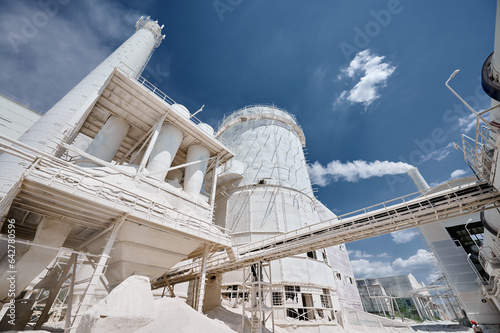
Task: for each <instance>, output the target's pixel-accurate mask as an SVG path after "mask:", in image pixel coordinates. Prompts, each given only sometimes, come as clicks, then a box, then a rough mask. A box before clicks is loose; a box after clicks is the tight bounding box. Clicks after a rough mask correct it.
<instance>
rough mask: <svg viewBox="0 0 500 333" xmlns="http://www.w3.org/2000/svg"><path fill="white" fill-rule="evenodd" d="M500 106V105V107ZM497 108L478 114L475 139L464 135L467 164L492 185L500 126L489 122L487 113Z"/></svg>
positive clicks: (463, 143) (464, 151)
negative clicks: (496, 142)
mask: <svg viewBox="0 0 500 333" xmlns="http://www.w3.org/2000/svg"><path fill="white" fill-rule="evenodd" d="M499 106H500V105H499ZM499 106H495V107H492V108H489V109H487V110H484V111H481V112H475V114H476V133H475V138H471V137H469V136H467V135H465V134H462V147H463V149H462V150H463V153H464V158H465V160H466V162H467V163H468V164H469V165H470V166H471V167H472V169H473V170H474V171H475V172H476V173H477V174H478V175H486V177H485V179H487V180H488V181H489V182H490V184H492V183H493V177H494V173H495V170H492V167H493V166H494V165H495V160H494V158H495V153H496V147H495V141H496V138H497V136H498V135H499V134H500V127H499V126H500V124H498V123H497V122H495V121H491V122H490V121H487V120H486V119H485V118H484V117H486V115H487V113H489V112H491V111H492V110H493V109H495V108H497V107H499Z"/></svg>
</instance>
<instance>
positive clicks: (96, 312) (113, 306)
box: [77, 275, 156, 333]
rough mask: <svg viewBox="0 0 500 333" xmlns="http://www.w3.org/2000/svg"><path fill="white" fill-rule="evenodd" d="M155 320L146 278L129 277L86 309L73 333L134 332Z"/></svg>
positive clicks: (151, 296) (149, 286) (151, 295)
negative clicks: (75, 331)
mask: <svg viewBox="0 0 500 333" xmlns="http://www.w3.org/2000/svg"><path fill="white" fill-rule="evenodd" d="M155 319H156V312H155V306H154V300H153V294H152V292H151V285H150V283H149V279H148V278H147V277H145V276H137V275H135V276H131V277H129V278H128V279H126V280H125V281H123V282H122V283H121V284H120V285H118V286H117V287H116V288H115V289H113V291H111V293H110V294H109V295H108V296H106V297H105V298H103V299H102V300H100V301H99V302H98V303H97V304H95V305H94V306H93V307H92V308H90V309H89V310H88V311H87V312H86V313H85V314H84V315H83V318H82V321H81V322H80V325H79V326H78V330H77V333H90V332H92V333H101V332H102V333H112V332H121V333H127V332H135V331H136V330H137V329H139V328H141V327H143V326H145V325H147V324H149V323H150V322H152V321H153V320H155Z"/></svg>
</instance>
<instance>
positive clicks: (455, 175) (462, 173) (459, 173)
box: [450, 169, 467, 179]
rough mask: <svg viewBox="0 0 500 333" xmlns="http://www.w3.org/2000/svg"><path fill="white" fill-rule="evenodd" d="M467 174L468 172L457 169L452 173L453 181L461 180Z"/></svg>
mask: <svg viewBox="0 0 500 333" xmlns="http://www.w3.org/2000/svg"><path fill="white" fill-rule="evenodd" d="M466 174H467V171H466V170H462V169H457V170H455V171H453V172H452V173H451V175H450V178H451V179H455V178H460V177H463V176H465V175H466Z"/></svg>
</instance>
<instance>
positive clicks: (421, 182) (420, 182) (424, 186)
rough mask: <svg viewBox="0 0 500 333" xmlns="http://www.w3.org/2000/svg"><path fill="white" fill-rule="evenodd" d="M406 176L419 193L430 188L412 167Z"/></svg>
mask: <svg viewBox="0 0 500 333" xmlns="http://www.w3.org/2000/svg"><path fill="white" fill-rule="evenodd" d="M408 176H410V178H411V179H412V180H413V182H414V183H415V186H416V187H417V188H418V190H419V191H423V190H427V189H428V188H430V186H429V184H427V182H426V181H425V179H424V177H422V175H421V174H420V172H419V171H418V169H417V168H415V167H413V168H411V169H409V170H408Z"/></svg>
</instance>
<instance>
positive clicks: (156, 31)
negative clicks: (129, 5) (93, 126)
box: [0, 17, 163, 298]
mask: <svg viewBox="0 0 500 333" xmlns="http://www.w3.org/2000/svg"><path fill="white" fill-rule="evenodd" d="M162 39H163V36H162V35H161V27H160V26H159V25H158V23H157V22H154V21H152V20H151V19H150V18H149V17H141V18H140V19H139V21H137V23H136V32H135V33H134V34H133V35H132V36H131V37H130V38H129V39H128V40H127V41H125V42H124V43H123V44H122V45H121V46H120V47H119V48H118V49H117V50H116V51H115V52H113V53H112V54H111V55H110V56H109V57H108V58H106V60H104V61H103V62H102V63H101V64H100V65H99V66H98V67H96V68H95V69H94V70H93V71H92V72H91V73H90V74H89V75H87V76H86V77H85V78H84V79H83V80H82V81H81V82H80V83H79V84H78V85H76V86H75V87H74V88H73V89H71V90H70V91H69V92H68V93H67V94H66V95H65V96H64V97H63V98H62V99H61V100H60V101H59V102H57V103H56V104H55V105H54V106H53V107H52V108H51V109H50V110H49V111H48V112H47V113H46V114H45V115H44V116H43V117H42V118H40V119H39V120H38V121H37V122H36V123H34V124H33V126H31V128H30V129H29V130H28V131H27V132H26V133H24V134H23V135H22V136H21V137H20V138H19V139H18V140H19V141H20V142H21V143H22V144H24V145H26V146H30V147H31V148H32V149H34V151H36V154H37V155H40V154H48V155H52V156H58V155H60V154H61V153H62V151H63V149H62V147H61V144H64V143H68V144H69V143H71V142H72V140H73V139H74V137H75V136H76V135H77V134H78V131H79V129H80V127H81V126H82V123H83V121H84V120H85V117H86V116H87V115H88V113H89V112H90V111H91V109H92V106H93V105H94V104H95V102H96V100H97V98H98V97H99V94H100V93H101V91H102V89H103V87H104V86H105V85H106V83H107V80H108V79H109V77H110V76H111V75H112V74H113V72H114V71H115V69H116V68H117V66H119V65H120V64H123V65H122V66H125V68H129V71H130V72H132V70H133V71H137V72H140V71H141V70H142V69H143V68H144V66H145V65H146V64H147V61H148V60H149V58H150V56H151V54H152V52H153V50H154V49H155V48H156V47H157V46H159V45H160V43H161V41H162ZM108 122H109V123H108V124H107V125H106V124H105V127H106V126H107V127H106V128H116V126H121V124H120V123H121V122H122V120H121V119H115V118H113V117H110V118H109V119H108ZM126 130H127V128H125V127H124V126H123V129H122V131H121V132H125V131H126ZM114 134H115V131H109V130H108V131H104V132H102V135H101V140H100V141H101V142H103V141H104V142H105V141H113V140H115V137H114ZM125 134H126V133H125ZM122 138H123V135H122ZM94 142H96V140H94ZM116 146H117V143H116V142H114V144H112V145H111V147H110V148H108V146H105V147H104V148H103V147H99V145H95V146H94V148H93V149H94V151H92V152H93V153H94V154H95V155H97V156H98V157H101V158H103V157H105V156H110V155H111V154H110V153H109V152H108V151H106V150H108V149H115V148H116ZM118 146H119V143H118ZM28 166H29V164H28V163H26V160H24V159H22V158H20V157H16V156H15V155H12V154H7V153H4V154H2V155H0V170H1V172H0V203H1V205H0V215H1V217H2V219H3V216H4V215H5V214H7V213H8V211H9V206H10V204H11V202H12V201H13V199H14V198H15V197H16V190H17V189H16V188H15V187H14V185H15V184H16V183H18V182H19V180H20V179H21V177H22V175H23V173H24V172H25V170H26V168H27V167H28ZM35 228H36V235H35V237H34V239H33V244H36V245H39V246H38V247H36V246H31V247H30V248H29V249H28V251H27V252H26V253H24V254H23V256H22V257H21V258H18V260H17V261H16V268H17V269H18V270H19V271H20V272H22V274H20V275H19V277H18V278H17V280H16V287H17V290H18V291H19V292H20V291H22V290H23V289H24V288H25V287H26V286H27V285H28V283H29V282H30V281H31V280H33V278H35V277H36V276H37V275H38V274H39V273H40V272H41V271H42V270H43V269H44V268H45V267H47V265H48V264H49V263H50V262H51V261H52V260H53V259H54V257H55V256H56V255H57V250H56V249H57V248H59V247H61V246H62V245H63V243H64V242H65V240H66V238H67V237H68V235H69V233H70V232H71V230H72V228H73V224H71V223H65V221H64V218H54V217H49V216H47V215H44V217H43V218H42V221H41V222H40V223H38V224H37V225H36V227H35ZM7 267H8V266H7V262H6V261H5V260H4V261H1V262H0V272H1V273H0V277H1V281H0V298H4V297H5V296H6V295H7V291H8V290H9V289H8V288H9V284H8V281H7V280H6V276H7V274H8V272H7V271H8V269H7Z"/></svg>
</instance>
